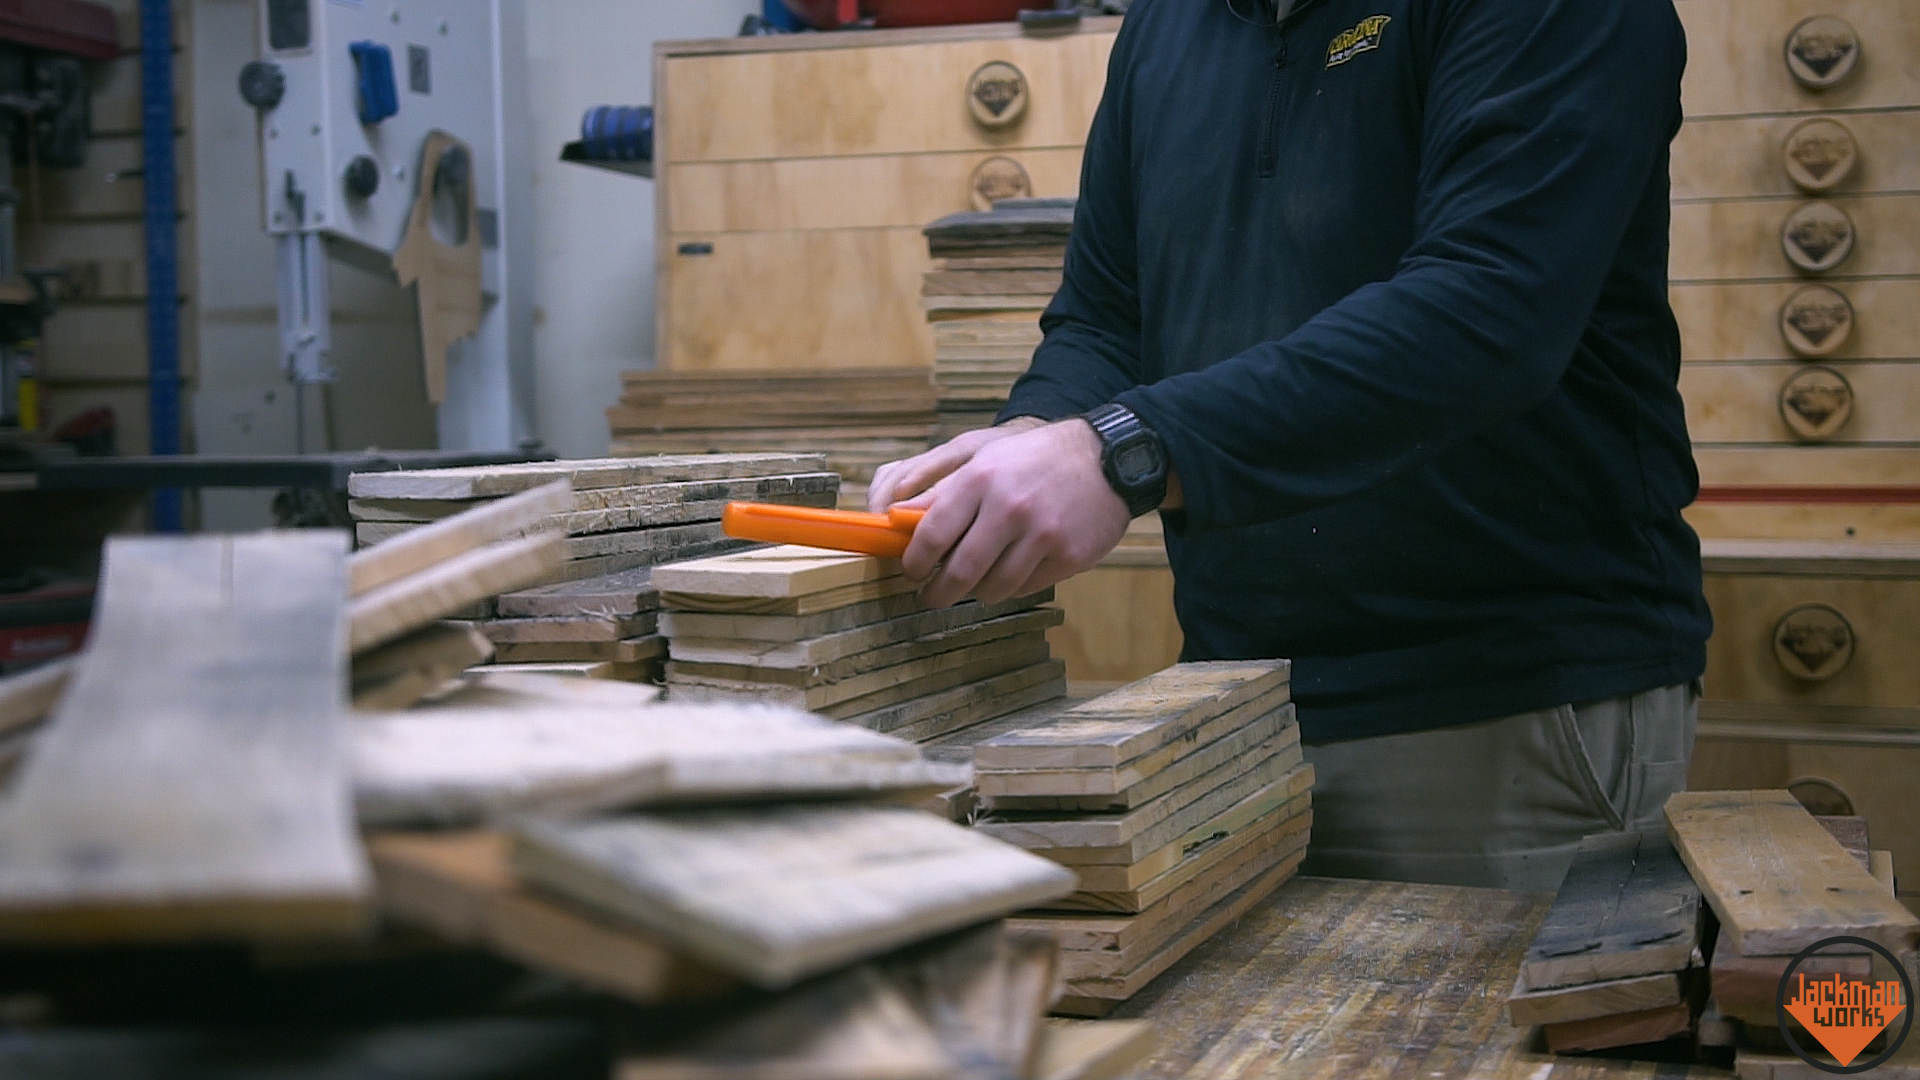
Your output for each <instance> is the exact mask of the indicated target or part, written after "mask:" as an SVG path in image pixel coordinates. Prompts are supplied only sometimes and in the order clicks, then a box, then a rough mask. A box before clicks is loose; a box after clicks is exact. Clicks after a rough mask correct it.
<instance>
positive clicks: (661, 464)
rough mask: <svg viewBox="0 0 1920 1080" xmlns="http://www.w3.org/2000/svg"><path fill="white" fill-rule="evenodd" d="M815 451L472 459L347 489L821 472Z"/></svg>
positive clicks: (478, 487) (407, 490) (374, 476)
mask: <svg viewBox="0 0 1920 1080" xmlns="http://www.w3.org/2000/svg"><path fill="white" fill-rule="evenodd" d="M824 463H825V459H823V458H822V457H821V456H820V455H819V454H677V455H662V456H660V457H651V458H591V459H583V460H575V461H535V462H527V463H524V464H518V465H474V466H466V467H462V468H454V469H418V470H411V471H407V470H402V471H395V472H379V473H356V474H354V476H353V477H352V478H351V479H349V480H348V481H347V493H348V494H350V495H352V496H354V497H355V498H362V499H482V498H488V497H497V496H501V495H512V494H514V493H515V492H520V491H525V490H527V489H528V488H536V487H540V486H542V485H544V484H550V483H552V482H553V481H555V480H561V479H565V480H567V481H569V482H571V483H572V484H573V488H574V490H575V491H576V492H579V491H584V490H588V489H591V488H612V487H635V486H639V485H646V484H666V483H675V482H684V481H692V480H721V479H729V478H740V477H753V476H781V475H786V474H791V473H802V472H820V471H821V470H822V469H823V468H824Z"/></svg>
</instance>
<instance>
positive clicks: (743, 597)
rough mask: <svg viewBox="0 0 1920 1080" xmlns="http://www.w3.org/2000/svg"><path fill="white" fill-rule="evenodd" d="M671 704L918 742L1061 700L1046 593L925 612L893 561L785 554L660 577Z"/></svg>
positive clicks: (778, 551)
mask: <svg viewBox="0 0 1920 1080" xmlns="http://www.w3.org/2000/svg"><path fill="white" fill-rule="evenodd" d="M653 582H654V584H655V586H657V587H658V588H659V590H660V600H661V606H662V607H663V608H664V609H665V612H664V614H663V616H662V619H661V624H662V629H663V631H664V632H665V634H666V636H667V639H668V643H669V652H670V653H671V659H670V660H669V661H668V662H667V675H666V678H667V690H668V693H669V694H670V695H671V696H673V697H674V698H675V699H687V700H698V699H702V698H709V699H711V698H732V699H737V700H748V701H762V702H769V703H776V704H783V705H790V706H794V707H797V708H803V709H808V710H811V711H813V712H816V713H819V714H821V715H823V716H830V717H833V718H835V719H839V720H846V721H850V722H852V723H855V724H859V725H861V726H863V727H869V728H872V729H874V730H876V731H886V732H892V733H894V734H896V735H900V736H901V737H903V738H908V739H912V740H915V741H919V740H923V739H929V738H933V737H935V736H938V735H943V734H945V733H947V732H949V731H954V730H957V729H959V728H962V727H966V726H967V725H969V724H975V723H979V722H980V721H983V720H988V719H991V718H993V717H996V716H1003V715H1005V714H1007V713H1010V712H1013V711H1015V710H1017V709H1022V708H1025V707H1027V706H1029V705H1033V704H1036V703H1037V702H1041V701H1045V700H1048V699H1051V698H1056V697H1059V696H1060V695H1061V694H1063V693H1064V692H1065V690H1066V680H1065V676H1064V673H1063V670H1062V668H1061V666H1060V664H1058V663H1057V662H1056V661H1054V660H1052V659H1051V657H1050V655H1049V653H1048V647H1047V639H1046V632H1047V630H1048V628H1050V627H1052V626H1056V625H1058V624H1059V622H1060V618H1061V616H1060V612H1059V611H1058V610H1056V609H1054V608H1049V607H1042V606H1041V605H1042V604H1044V603H1046V602H1047V601H1048V600H1050V599H1052V595H1051V593H1050V592H1044V593H1039V594H1035V595H1033V596H1025V597H1019V598H1016V599H1013V600H1008V601H1005V602H1003V603H999V604H981V603H978V602H973V601H969V602H966V603H962V604H958V605H955V606H953V607H950V608H939V609H930V608H928V607H927V605H926V604H925V603H923V602H922V601H921V600H920V599H919V597H918V596H916V595H915V591H914V584H913V583H912V582H910V581H908V580H907V579H906V578H904V577H902V576H901V573H900V564H899V563H898V562H896V561H894V560H890V559H876V558H873V557H871V556H867V555H848V554H844V553H841V552H831V551H822V550H819V549H817V548H807V547H797V546H782V547H773V548H763V549H760V550H755V551H745V552H739V553H736V554H731V555H720V556H715V557H713V558H709V559H695V560H691V561H688V562H683V563H675V564H672V565H669V566H662V567H656V568H655V569H654V572H653Z"/></svg>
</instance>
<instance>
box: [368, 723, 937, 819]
mask: <svg viewBox="0 0 1920 1080" xmlns="http://www.w3.org/2000/svg"><path fill="white" fill-rule="evenodd" d="M352 754H353V777H354V794H355V801H356V803H357V805H358V809H359V814H360V820H361V822H362V823H363V824H367V825H416V824H466V823H472V822H478V821H489V820H494V819H498V818H501V817H504V816H507V815H510V814H516V813H530V812H541V813H549V814H577V813H585V812H591V811H605V810H613V809H620V808H625V807H636V806H647V805H660V804H673V803H689V802H692V803H700V802H714V801H721V800H734V801H756V802H757V801H767V800H773V799H802V798H820V797H823V796H836V797H840V798H855V797H871V796H891V795H901V794H905V795H911V794H913V793H923V792H934V791H939V790H944V789H947V788H951V787H955V786H957V785H959V784H962V783H964V782H965V772H964V770H957V769H955V768H953V767H951V766H946V765H941V764H938V763H934V762H929V761H927V760H925V759H924V758H922V757H921V756H920V754H919V752H918V751H917V750H916V749H915V748H914V747H913V745H912V744H911V743H907V742H905V741H902V740H900V739H895V738H892V737H891V736H887V735H882V734H879V733H878V732H873V731H868V730H866V729H864V728H858V727H852V726H849V725H846V724H835V723H829V722H827V721H824V720H822V719H820V718H819V717H816V716H810V715H808V714H806V713H800V712H792V711H788V710H783V709H774V708H766V707H762V706H753V705H745V706H727V705H705V706H703V705H649V706H645V707H642V708H633V707H630V706H627V707H620V706H609V705H601V706H591V705H588V704H584V703H582V704H571V705H565V706H545V707H541V706H538V705H521V706H518V707H508V708H499V707H495V708H452V707H448V708H441V709H434V710H428V711H413V712H398V713H388V714H384V715H380V716H367V717H362V718H360V719H358V720H356V721H355V723H354V725H353V727H352Z"/></svg>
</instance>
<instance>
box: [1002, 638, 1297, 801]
mask: <svg viewBox="0 0 1920 1080" xmlns="http://www.w3.org/2000/svg"><path fill="white" fill-rule="evenodd" d="M1291 668H1292V665H1291V664H1289V663H1288V662H1287V661H1285V660H1272V661H1216V662H1202V663H1191V664H1178V665H1175V666H1174V667H1171V668H1168V669H1166V670H1165V671H1163V672H1160V673H1158V674H1155V675H1150V676H1148V677H1147V678H1145V679H1142V680H1140V681H1139V682H1136V683H1133V684H1131V685H1129V686H1125V687H1122V688H1121V689H1119V690H1116V691H1114V692H1113V693H1111V694H1105V695H1102V696H1100V697H1098V698H1095V699H1093V700H1092V701H1088V702H1085V703H1083V704H1080V705H1076V706H1074V707H1073V708H1072V709H1069V710H1067V711H1066V712H1065V713H1062V714H1061V715H1060V717H1059V718H1058V719H1057V720H1055V721H1054V722H1053V723H1051V724H1049V725H1048V726H1046V727H1044V728H1035V729H1032V730H1029V731H1023V732H1009V733H1008V734H1006V735H1002V736H1000V737H999V738H997V739H994V740H993V741H992V742H989V743H987V744H985V745H983V746H981V747H980V749H979V751H978V754H977V755H976V760H977V761H978V762H979V764H980V765H981V766H982V767H983V768H1003V769H1005V768H1042V769H1043V768H1056V769H1059V768H1115V767H1118V766H1120V765H1122V764H1124V763H1126V762H1128V761H1131V760H1133V759H1135V758H1139V757H1142V756H1144V755H1146V754H1150V753H1152V752H1153V751H1155V750H1158V749H1160V748H1161V747H1163V746H1167V745H1168V744H1170V743H1172V742H1173V741H1174V740H1176V739H1179V738H1181V737H1182V736H1184V735H1186V734H1187V733H1189V732H1191V731H1193V730H1194V729H1195V728H1197V727H1199V726H1200V725H1202V724H1204V723H1205V722H1206V721H1208V720H1211V719H1213V718H1214V717H1217V716H1219V715H1221V714H1223V713H1225V712H1228V711H1229V710H1232V709H1234V708H1236V707H1238V706H1240V705H1242V704H1244V703H1246V702H1248V701H1252V700H1254V699H1256V698H1260V697H1262V696H1264V695H1268V694H1270V693H1272V692H1273V691H1275V690H1278V689H1279V688H1281V687H1283V686H1285V685H1286V684H1287V678H1288V675H1289V672H1290V671H1291ZM1278 705H1279V703H1277V702H1276V703H1275V706H1274V707H1276V708H1277V707H1278ZM1064 794H1077V793H1075V792H1066V793H1064Z"/></svg>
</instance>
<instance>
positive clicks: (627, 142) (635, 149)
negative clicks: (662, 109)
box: [580, 105, 653, 161]
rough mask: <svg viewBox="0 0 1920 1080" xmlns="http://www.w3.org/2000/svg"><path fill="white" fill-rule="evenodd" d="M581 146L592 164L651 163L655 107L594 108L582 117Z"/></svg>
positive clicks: (603, 106)
mask: <svg viewBox="0 0 1920 1080" xmlns="http://www.w3.org/2000/svg"><path fill="white" fill-rule="evenodd" d="M580 143H581V149H582V150H583V151H584V152H585V154H586V159H587V160H589V161H652V160H653V107H652V106H650V105H595V106H594V107H593V108H591V109H588V110H587V112H586V115H584V116H582V117H581V118H580Z"/></svg>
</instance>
